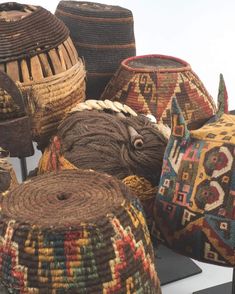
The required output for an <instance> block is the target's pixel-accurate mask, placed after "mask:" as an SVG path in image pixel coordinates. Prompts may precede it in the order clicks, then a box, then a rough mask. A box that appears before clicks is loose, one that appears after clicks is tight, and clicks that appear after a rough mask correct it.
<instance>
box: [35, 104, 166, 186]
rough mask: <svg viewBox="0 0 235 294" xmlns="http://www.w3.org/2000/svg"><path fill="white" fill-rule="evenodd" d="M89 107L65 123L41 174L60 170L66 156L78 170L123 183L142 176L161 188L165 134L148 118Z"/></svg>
mask: <svg viewBox="0 0 235 294" xmlns="http://www.w3.org/2000/svg"><path fill="white" fill-rule="evenodd" d="M100 102H102V101H100ZM109 102H110V101H109ZM106 103H107V102H106ZM110 103H111V104H112V102H110ZM93 104H94V103H93ZM90 105H91V103H90ZM96 105H97V104H95V107H97V106H96ZM86 106H87V108H88V109H89V107H88V105H87V104H85V105H84V104H82V107H81V109H82V108H84V110H83V111H80V110H81V109H80V110H79V109H78V108H79V106H78V107H76V108H77V110H76V108H75V109H73V110H72V112H71V113H69V114H68V115H67V117H66V118H65V119H64V120H63V121H62V123H61V124H60V126H59V127H58V133H57V136H56V137H55V138H54V139H52V142H51V145H50V146H49V147H48V148H47V149H46V150H45V152H44V155H43V156H42V159H41V161H40V165H39V171H40V173H43V172H46V171H51V170H55V169H60V166H61V164H59V162H60V160H61V156H62V157H63V158H64V159H65V160H66V161H68V162H70V163H71V164H72V165H73V166H75V167H77V168H81V169H94V170H97V171H99V172H105V173H108V174H111V175H114V176H116V177H117V178H119V179H124V178H125V177H127V176H129V175H138V176H142V177H144V178H146V179H147V180H149V181H150V182H151V183H152V184H153V185H157V184H158V182H159V178H160V173H161V166H162V158H163V154H164V151H165V147H166V144H167V138H166V137H165V133H162V131H161V130H159V129H158V128H157V126H156V124H154V123H151V122H150V121H149V120H148V118H146V117H144V116H131V115H128V114H127V115H126V116H125V115H124V114H123V113H122V112H121V113H120V112H115V111H112V110H111V108H110V109H102V108H101V110H97V109H96V110H87V108H86ZM124 109H125V108H124ZM105 110H106V111H105ZM132 112H133V111H132Z"/></svg>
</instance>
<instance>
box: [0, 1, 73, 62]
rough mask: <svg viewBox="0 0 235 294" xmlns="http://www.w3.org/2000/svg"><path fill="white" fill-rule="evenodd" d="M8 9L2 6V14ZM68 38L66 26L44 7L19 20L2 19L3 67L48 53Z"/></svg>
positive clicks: (1, 52) (0, 56)
mask: <svg viewBox="0 0 235 294" xmlns="http://www.w3.org/2000/svg"><path fill="white" fill-rule="evenodd" d="M2 6H3V7H2ZM22 6H23V5H22ZM5 8H6V4H1V5H0V13H1V11H2V10H3V9H5ZM12 9H14V7H12ZM68 36H69V30H68V28H67V27H66V26H65V25H64V24H63V22H61V21H60V20H59V19H58V18H56V17H54V16H53V15H52V14H51V13H50V12H49V11H47V10H46V9H44V8H42V7H40V6H39V7H37V9H35V10H34V11H32V12H31V13H29V14H28V15H27V16H25V17H23V18H22V19H19V20H15V21H6V20H4V19H0V63H1V62H6V61H9V60H17V59H20V58H25V57H32V56H35V55H37V54H39V53H41V52H47V51H49V50H50V49H52V48H55V47H57V46H58V45H60V44H61V43H63V42H64V41H65V40H66V39H67V38H68Z"/></svg>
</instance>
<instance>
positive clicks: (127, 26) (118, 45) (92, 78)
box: [55, 1, 136, 99]
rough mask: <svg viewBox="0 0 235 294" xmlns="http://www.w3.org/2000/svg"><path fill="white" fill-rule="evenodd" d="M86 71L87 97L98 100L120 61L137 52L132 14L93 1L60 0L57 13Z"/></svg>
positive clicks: (116, 7)
mask: <svg viewBox="0 0 235 294" xmlns="http://www.w3.org/2000/svg"><path fill="white" fill-rule="evenodd" d="M55 14H56V16H57V17H59V18H60V19H61V20H62V21H63V22H64V23H65V24H66V25H67V26H68V28H69V29H70V32H71V38H72V40H73V42H74V44H75V47H76V49H77V51H78V52H79V55H80V56H81V57H83V58H84V60H85V65H86V70H87V92H86V94H87V95H86V96H87V99H99V98H100V95H101V94H102V92H103V90H104V88H105V86H106V84H107V83H108V81H109V80H110V79H111V77H112V76H113V74H114V73H115V71H116V70H117V69H118V67H119V66H120V64H121V61H122V60H123V59H125V58H127V57H130V56H134V55H135V54H136V49H135V37H134V26H133V15H132V12H131V11H130V10H128V9H125V8H122V7H119V6H111V5H105V4H100V3H93V2H83V1H79V2H78V1H60V3H59V5H58V7H57V9H56V12H55Z"/></svg>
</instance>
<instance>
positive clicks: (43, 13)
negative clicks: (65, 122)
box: [0, 2, 85, 141]
mask: <svg viewBox="0 0 235 294" xmlns="http://www.w3.org/2000/svg"><path fill="white" fill-rule="evenodd" d="M0 26H1V32H0V70H2V71H3V72H6V73H7V74H8V75H9V76H10V77H11V78H12V79H13V81H15V82H16V84H17V86H18V87H19V88H20V90H21V91H22V94H23V96H24V100H25V104H26V106H27V111H28V115H29V116H30V119H31V127H32V135H33V139H34V140H36V141H40V140H41V139H42V137H48V136H50V135H51V134H52V133H53V132H54V131H55V129H56V127H57V125H58V122H59V121H60V120H61V119H62V118H63V116H64V114H65V113H66V112H67V111H69V109H71V108H72V107H73V106H74V105H75V104H76V103H78V102H81V101H83V100H84V99H85V81H84V78H85V71H84V67H83V64H82V61H81V59H79V58H78V55H77V51H76V49H75V47H74V45H73V43H72V41H71V39H70V37H69V30H68V29H67V27H66V26H65V25H64V24H63V23H62V22H61V21H60V20H59V19H57V18H56V17H55V16H53V15H52V14H51V13H50V12H49V11H47V10H45V9H44V8H42V7H39V6H32V5H24V4H18V3H15V2H9V3H3V4H0ZM14 117H17V107H16V106H15V104H14V102H13V100H12V99H11V97H10V96H9V95H8V94H7V93H5V92H4V91H2V90H0V120H6V119H8V118H14Z"/></svg>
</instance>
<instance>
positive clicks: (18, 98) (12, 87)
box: [0, 70, 26, 114]
mask: <svg viewBox="0 0 235 294" xmlns="http://www.w3.org/2000/svg"><path fill="white" fill-rule="evenodd" d="M0 88H2V89H3V90H5V91H6V92H7V93H8V94H9V95H10V96H11V97H12V99H13V100H14V102H15V104H16V105H17V106H18V107H19V110H20V112H21V113H24V114H25V113H26V112H25V106H24V100H23V96H22V93H21V91H20V89H19V88H18V87H17V85H16V83H15V82H14V81H13V80H12V79H11V78H10V77H9V76H8V75H7V74H6V73H5V72H3V71H1V70H0Z"/></svg>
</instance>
